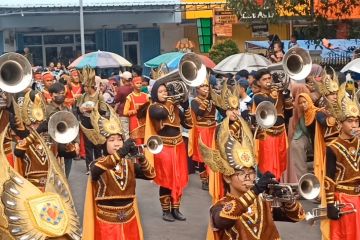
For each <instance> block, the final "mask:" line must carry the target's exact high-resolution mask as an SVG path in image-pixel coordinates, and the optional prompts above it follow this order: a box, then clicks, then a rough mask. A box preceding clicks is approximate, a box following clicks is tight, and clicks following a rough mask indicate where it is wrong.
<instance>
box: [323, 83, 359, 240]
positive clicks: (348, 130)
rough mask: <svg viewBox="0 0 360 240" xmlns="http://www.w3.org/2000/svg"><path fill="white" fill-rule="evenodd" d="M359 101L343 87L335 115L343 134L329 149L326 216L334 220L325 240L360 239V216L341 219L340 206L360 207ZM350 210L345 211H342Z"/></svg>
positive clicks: (327, 154) (346, 216)
mask: <svg viewBox="0 0 360 240" xmlns="http://www.w3.org/2000/svg"><path fill="white" fill-rule="evenodd" d="M353 96H354V95H353ZM356 101H357V100H355V99H354V100H352V99H350V98H349V97H348V96H347V93H346V89H345V84H342V85H341V86H340V89H339V92H338V97H337V104H338V110H337V111H336V112H333V116H336V118H337V120H338V121H339V122H340V126H341V128H340V134H339V136H338V137H337V138H336V139H335V140H333V141H332V142H331V143H329V144H328V146H327V148H326V176H325V191H326V203H327V216H328V218H329V219H331V220H330V230H329V229H324V228H323V229H322V230H323V232H322V233H323V236H324V237H325V239H331V240H340V239H341V240H350V239H351V240H352V239H359V238H360V227H359V222H360V212H359V211H357V212H355V213H352V214H347V215H342V214H341V213H340V209H339V207H338V206H337V203H341V204H352V205H353V206H354V208H355V209H359V207H360V191H359V183H360V174H359V173H360V171H359V164H360V154H359V150H360V148H359V144H360V141H359V136H360V128H359V117H360V111H359V105H358V103H357V102H356ZM347 210H349V209H347V208H343V209H342V210H341V211H347ZM325 230H329V231H330V234H329V232H326V231H325ZM328 234H329V235H328Z"/></svg>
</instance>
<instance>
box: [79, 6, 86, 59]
mask: <svg viewBox="0 0 360 240" xmlns="http://www.w3.org/2000/svg"><path fill="white" fill-rule="evenodd" d="M79 5H80V43H81V55H84V54H85V34H84V10H83V0H79Z"/></svg>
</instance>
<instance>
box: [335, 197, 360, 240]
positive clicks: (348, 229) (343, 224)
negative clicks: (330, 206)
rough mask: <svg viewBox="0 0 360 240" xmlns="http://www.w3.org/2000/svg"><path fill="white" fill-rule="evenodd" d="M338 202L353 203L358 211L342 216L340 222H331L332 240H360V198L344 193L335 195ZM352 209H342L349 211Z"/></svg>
mask: <svg viewBox="0 0 360 240" xmlns="http://www.w3.org/2000/svg"><path fill="white" fill-rule="evenodd" d="M335 199H336V201H339V202H340V203H352V204H353V205H354V207H355V209H357V210H358V211H357V212H355V213H350V214H346V215H342V216H341V217H340V219H339V220H331V221H330V236H331V238H330V239H331V240H355V239H360V211H359V207H360V196H351V195H347V194H344V193H335ZM347 210H350V208H348V207H346V208H342V209H341V211H347Z"/></svg>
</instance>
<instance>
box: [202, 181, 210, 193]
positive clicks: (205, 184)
mask: <svg viewBox="0 0 360 240" xmlns="http://www.w3.org/2000/svg"><path fill="white" fill-rule="evenodd" d="M201 189H202V190H205V191H209V183H208V182H202V183H201Z"/></svg>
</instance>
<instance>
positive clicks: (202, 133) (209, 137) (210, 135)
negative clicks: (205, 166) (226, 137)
mask: <svg viewBox="0 0 360 240" xmlns="http://www.w3.org/2000/svg"><path fill="white" fill-rule="evenodd" d="M215 129H216V126H214V127H199V126H196V128H195V132H194V135H195V136H194V140H193V155H192V160H194V161H196V162H204V160H203V158H202V156H201V153H200V146H199V139H200V138H201V141H202V142H203V143H204V144H205V145H206V146H208V147H209V148H212V146H213V141H214V140H215V137H214V134H215Z"/></svg>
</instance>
